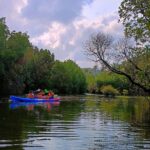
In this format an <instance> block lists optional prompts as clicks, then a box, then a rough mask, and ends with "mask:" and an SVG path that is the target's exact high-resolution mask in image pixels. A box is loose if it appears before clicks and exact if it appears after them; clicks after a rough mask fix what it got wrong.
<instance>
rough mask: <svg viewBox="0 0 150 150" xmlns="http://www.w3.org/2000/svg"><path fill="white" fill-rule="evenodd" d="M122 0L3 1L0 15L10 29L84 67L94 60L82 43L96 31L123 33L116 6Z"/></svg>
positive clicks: (0, 6) (115, 34)
mask: <svg viewBox="0 0 150 150" xmlns="http://www.w3.org/2000/svg"><path fill="white" fill-rule="evenodd" d="M113 2H114V3H113ZM120 2H121V0H105V1H103V0H0V9H1V11H0V16H2V17H6V21H7V25H8V26H9V27H10V29H11V30H16V31H22V32H28V34H29V36H30V39H31V41H32V43H33V44H34V45H36V46H38V47H39V48H47V49H50V50H51V51H52V52H53V53H54V54H55V56H56V59H59V60H66V59H72V60H74V61H76V63H77V64H79V65H80V66H81V67H85V66H87V67H88V66H92V65H93V63H92V62H90V61H89V60H88V59H87V56H86V55H85V54H84V52H85V50H84V48H83V43H84V42H85V41H86V40H87V39H88V38H89V37H90V35H91V34H92V33H95V32H99V31H102V32H105V33H109V34H111V35H113V36H115V37H119V36H121V35H122V33H123V31H122V26H121V25H120V24H118V14H117V7H118V6H119V4H120Z"/></svg>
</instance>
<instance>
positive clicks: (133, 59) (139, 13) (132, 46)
mask: <svg viewBox="0 0 150 150" xmlns="http://www.w3.org/2000/svg"><path fill="white" fill-rule="evenodd" d="M149 3H150V1H149V0H148V1H144V0H136V1H135V0H123V2H122V3H121V5H120V7H119V15H120V21H121V22H122V23H123V25H124V27H125V37H124V38H122V39H120V40H116V39H114V38H113V37H112V36H111V35H109V34H107V33H102V32H98V33H96V34H93V35H91V36H90V38H89V40H87V41H86V43H85V48H86V52H87V54H88V56H91V57H92V59H94V60H95V62H99V63H100V64H101V65H102V66H104V67H105V68H107V69H108V70H109V71H111V72H113V73H116V74H118V75H122V76H124V77H126V78H127V79H128V81H129V83H130V84H132V85H133V86H135V87H136V88H139V89H141V91H143V92H145V94H146V95H150V15H149V14H150V11H149V10H150V9H149V8H150V5H149Z"/></svg>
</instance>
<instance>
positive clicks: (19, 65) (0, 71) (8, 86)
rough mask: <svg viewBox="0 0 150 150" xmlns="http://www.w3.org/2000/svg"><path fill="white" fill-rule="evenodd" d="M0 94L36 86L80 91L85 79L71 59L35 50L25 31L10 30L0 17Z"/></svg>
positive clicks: (19, 92) (66, 91)
mask: <svg viewBox="0 0 150 150" xmlns="http://www.w3.org/2000/svg"><path fill="white" fill-rule="evenodd" d="M0 81H1V85H0V95H9V94H23V93H26V92H28V91H29V90H36V89H37V88H41V89H44V88H47V89H52V90H54V92H57V93H62V94H66V93H68V94H78V93H84V92H85V90H86V79H85V76H84V74H83V71H82V69H81V68H80V67H79V66H78V65H77V64H75V63H74V62H73V61H71V60H68V61H65V62H59V61H56V60H55V58H54V54H52V53H51V52H50V50H47V49H38V48H37V47H35V46H33V45H32V44H31V42H30V41H29V36H28V35H27V34H26V33H22V32H16V31H12V32H10V30H9V28H8V27H7V25H6V23H5V18H1V19H0Z"/></svg>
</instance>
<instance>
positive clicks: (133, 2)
mask: <svg viewBox="0 0 150 150" xmlns="http://www.w3.org/2000/svg"><path fill="white" fill-rule="evenodd" d="M119 15H120V21H121V22H122V23H123V25H124V27H125V34H126V35H127V36H130V37H134V38H135V40H136V41H137V42H138V44H140V43H147V42H150V0H123V2H122V3H121V5H120V7H119Z"/></svg>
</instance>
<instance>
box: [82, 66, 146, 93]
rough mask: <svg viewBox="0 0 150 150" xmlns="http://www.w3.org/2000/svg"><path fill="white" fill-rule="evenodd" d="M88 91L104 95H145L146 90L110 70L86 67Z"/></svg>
mask: <svg viewBox="0 0 150 150" xmlns="http://www.w3.org/2000/svg"><path fill="white" fill-rule="evenodd" d="M84 73H85V76H86V81H87V92H88V93H97V94H104V95H144V92H143V91H142V90H141V89H140V88H138V87H136V86H134V85H133V84H131V83H130V82H129V80H128V79H127V78H126V77H124V76H122V75H118V74H115V73H113V72H110V71H108V70H98V69H96V68H95V67H94V68H93V69H84Z"/></svg>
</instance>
